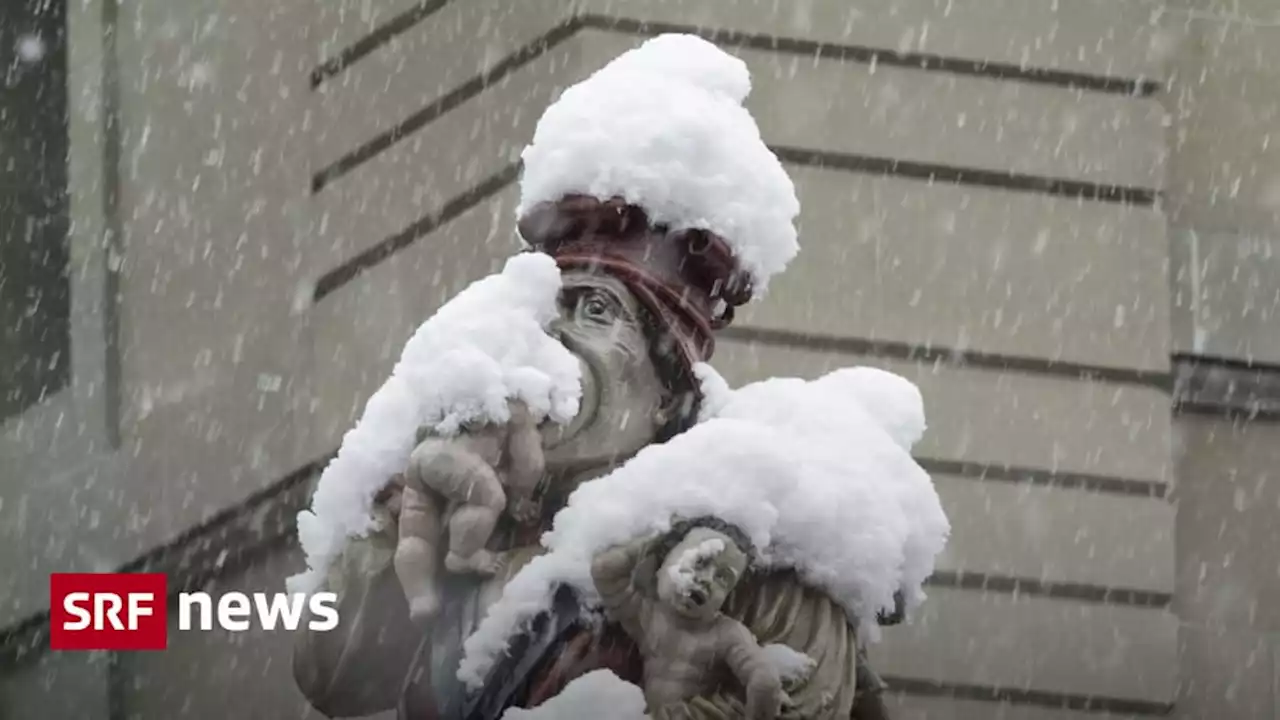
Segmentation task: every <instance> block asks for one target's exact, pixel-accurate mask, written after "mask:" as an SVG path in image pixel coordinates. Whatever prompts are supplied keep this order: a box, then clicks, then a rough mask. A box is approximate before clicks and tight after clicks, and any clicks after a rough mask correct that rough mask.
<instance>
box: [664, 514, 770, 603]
mask: <svg viewBox="0 0 1280 720" xmlns="http://www.w3.org/2000/svg"><path fill="white" fill-rule="evenodd" d="M751 551H752V546H751V541H750V540H749V539H748V538H747V536H746V535H745V534H744V533H743V532H742V531H741V530H739V529H738V528H736V527H734V526H733V525H730V524H728V523H726V522H724V521H723V520H720V519H718V518H714V517H704V518H696V519H693V520H683V521H679V522H677V523H675V524H674V525H673V526H672V528H671V530H670V531H668V532H667V533H666V534H665V535H664V536H663V537H662V538H661V539H659V540H657V541H656V542H655V543H654V545H653V546H652V550H651V552H652V554H653V561H654V562H653V564H652V565H650V567H654V566H656V567H657V570H656V572H655V577H654V580H655V581H656V582H655V586H656V587H655V588H654V589H655V591H656V594H657V596H658V600H659V601H660V602H661V603H662V604H664V605H666V606H667V607H668V608H670V609H671V610H674V611H675V612H676V613H678V614H680V615H682V616H684V617H687V618H690V619H697V620H710V619H711V618H714V617H715V616H716V615H717V614H719V612H720V609H721V608H722V607H723V606H724V603H725V600H726V599H727V598H728V597H729V593H731V592H732V591H733V589H734V588H735V587H736V586H737V585H738V582H739V581H740V580H741V579H742V577H743V575H744V574H746V572H747V569H748V568H749V567H750V565H751Z"/></svg>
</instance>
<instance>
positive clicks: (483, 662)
mask: <svg viewBox="0 0 1280 720" xmlns="http://www.w3.org/2000/svg"><path fill="white" fill-rule="evenodd" d="M750 89H751V78H750V75H749V73H748V72H747V68H746V66H745V64H743V63H742V62H741V61H740V60H738V59H737V58H735V57H733V56H732V55H729V54H728V53H725V52H723V51H721V50H720V49H718V48H716V47H715V46H714V45H712V44H710V43H708V42H706V41H704V40H701V39H699V38H696V37H693V36H689V35H663V36H660V37H657V38H654V39H652V40H648V41H646V42H644V43H643V44H642V45H640V46H639V47H638V48H636V49H634V50H631V51H629V52H627V53H624V54H623V55H621V56H620V57H618V58H616V59H614V60H613V61H612V62H610V63H609V64H608V65H606V66H605V67H604V68H602V69H601V70H599V71H597V72H596V73H595V74H593V75H592V76H591V77H589V78H587V79H586V80H584V81H582V82H581V83H579V84H577V85H575V86H574V87H571V88H569V89H568V90H566V91H565V92H564V94H563V95H562V96H561V97H560V98H559V99H558V100H557V101H556V102H555V103H554V104H553V105H552V106H551V107H550V108H548V109H547V110H546V112H545V114H544V115H543V116H542V118H541V119H540V120H539V122H538V125H537V128H536V130H535V133H534V137H533V138H532V142H531V143H530V144H529V145H528V146H527V147H526V148H525V150H524V153H523V156H522V159H523V169H522V173H523V175H522V177H521V182H520V192H521V197H520V204H519V208H518V228H519V233H520V236H521V238H522V239H523V241H524V242H525V244H526V250H527V252H525V253H522V254H519V255H517V256H515V257H513V258H512V259H510V260H509V261H508V263H507V265H506V267H505V268H504V270H503V271H502V272H501V273H499V274H496V275H494V276H492V277H489V278H485V279H483V280H480V281H479V282H477V283H476V284H475V285H473V286H472V287H470V288H469V289H467V290H466V291H464V292H463V293H461V294H459V295H458V296H457V297H455V298H454V299H453V300H452V301H450V302H449V303H448V304H446V305H445V307H443V308H442V309H441V310H440V311H439V312H438V313H436V315H434V316H433V317H431V318H428V319H426V321H425V322H424V323H423V324H422V326H421V327H420V328H419V329H418V331H417V332H416V333H415V334H414V336H413V337H412V338H411V339H410V340H409V342H408V344H407V345H406V346H405V350H404V354H403V356H402V357H401V359H400V361H399V363H398V364H397V365H396V367H395V369H394V370H393V372H392V374H391V377H390V378H389V379H388V380H387V382H386V384H385V385H384V386H383V387H382V388H380V389H379V390H378V392H377V393H375V394H374V396H373V397H372V398H371V399H370V401H369V403H368V405H367V407H366V408H365V410H364V413H363V415H362V416H361V418H360V420H359V422H358V423H357V424H356V426H355V427H354V428H353V429H352V430H351V431H350V432H349V433H348V434H347V436H346V437H345V438H344V439H343V443H342V448H341V450H340V452H339V454H338V456H337V457H336V458H335V459H334V461H333V462H332V463H331V464H330V465H329V467H328V468H326V470H325V472H324V474H323V476H322V477H321V480H320V483H319V485H318V486H317V489H316V492H315V496H314V497H313V498H312V502H311V507H310V509H309V510H308V511H306V512H304V513H302V514H301V515H300V516H299V518H298V529H299V537H300V540H301V543H302V546H303V549H304V551H305V552H306V555H307V561H308V569H307V570H306V572H304V573H303V574H301V575H299V576H298V577H295V578H293V579H292V580H291V585H292V587H293V588H294V589H297V590H304V591H311V590H317V589H328V590H332V591H334V592H336V593H337V594H338V596H339V598H340V601H339V602H340V606H339V613H340V616H341V617H342V618H343V623H342V624H341V626H340V627H339V628H338V629H336V630H334V631H332V632H329V633H317V632H311V631H309V630H307V629H305V627H306V625H305V623H303V625H302V627H303V629H300V630H298V631H297V643H296V646H295V651H294V664H293V669H294V676H295V679H296V681H297V683H298V686H299V688H300V689H301V690H302V691H303V693H304V694H305V695H306V697H307V698H308V700H309V701H310V702H311V703H312V705H314V706H315V707H316V708H318V709H319V710H320V711H321V712H323V713H325V714H326V715H329V716H333V717H349V716H357V715H371V714H375V713H379V712H383V711H387V710H392V709H394V710H396V712H397V714H398V716H399V717H400V718H401V719H402V720H420V719H423V720H425V719H426V718H444V719H445V720H499V719H500V718H503V717H508V718H512V719H513V720H514V719H515V718H522V717H528V718H534V717H560V716H561V715H558V714H557V713H562V714H563V713H568V716H575V714H576V713H575V712H570V709H573V708H578V709H581V708H591V709H592V710H597V709H598V708H600V707H604V706H608V707H609V708H610V709H611V710H615V711H617V713H618V715H617V716H618V717H624V716H625V717H637V718H638V717H652V718H657V719H658V720H662V719H664V718H667V719H670V718H677V717H678V718H687V719H689V720H699V719H706V720H710V719H711V718H735V717H743V716H744V713H745V712H747V710H748V707H749V708H750V712H752V713H755V714H758V715H760V716H762V717H768V716H770V715H771V714H772V713H774V712H776V711H778V710H779V709H783V708H785V709H786V714H787V716H788V717H797V718H806V719H812V720H827V719H830V720H835V719H836V718H839V719H840V720H845V719H847V718H851V717H852V718H863V719H867V718H880V717H884V716H885V709H884V705H883V703H882V701H881V699H880V690H881V687H882V686H881V685H880V683H879V682H878V679H877V678H876V676H875V674H874V673H872V672H871V670H870V669H869V668H868V667H867V665H866V662H865V654H864V653H863V644H864V641H865V639H866V635H867V631H874V630H875V629H876V627H877V623H878V622H880V623H888V622H896V621H897V618H898V617H900V616H901V615H902V611H906V610H909V609H910V608H911V607H914V606H915V605H916V604H918V603H919V602H920V601H921V600H923V594H922V593H921V592H919V589H920V584H921V582H923V580H924V578H925V576H927V575H928V573H929V572H930V571H931V569H932V561H933V557H934V556H935V555H936V553H937V551H938V548H939V547H940V542H941V538H942V537H943V536H945V527H946V525H945V523H946V520H945V517H943V516H941V514H940V512H938V510H937V507H936V497H935V496H933V495H932V486H931V484H930V483H929V481H928V478H927V476H924V475H923V473H921V472H920V471H919V468H918V467H916V466H915V464H914V463H912V462H911V461H910V457H909V455H908V454H907V449H908V448H909V447H910V446H911V445H912V444H913V443H914V442H915V441H916V440H917V439H918V438H919V436H920V433H922V432H923V431H924V425H923V414H922V411H921V408H920V404H919V397H918V394H914V392H915V391H914V388H913V387H911V386H910V384H909V383H906V382H905V381H903V380H901V379H900V378H895V377H893V376H889V375H887V374H884V373H879V374H877V373H876V372H875V371H868V370H849V371H840V372H837V373H833V374H830V375H828V376H826V377H824V378H822V379H820V380H818V381H816V382H814V383H805V382H803V381H800V380H772V381H766V382H763V383H758V384H753V385H749V386H747V387H744V388H739V389H738V390H734V391H730V390H729V389H728V387H727V384H726V383H724V381H723V380H721V379H720V378H719V377H718V376H717V375H715V374H714V372H713V371H712V370H710V367H709V366H708V365H707V364H706V363H707V361H708V360H710V359H711V357H712V355H713V354H714V351H715V333H716V331H717V330H720V329H722V328H724V327H726V326H728V325H730V324H731V323H732V322H733V319H734V314H735V310H736V309H737V308H740V307H742V306H743V305H745V304H747V303H749V302H752V301H755V300H759V299H761V298H763V297H764V295H765V291H766V289H767V288H768V286H769V283H770V280H771V279H772V278H773V277H774V276H776V275H777V274H778V273H780V272H783V271H784V270H785V268H786V266H787V264H788V263H789V262H790V261H791V260H792V258H793V257H794V256H795V255H796V253H797V252H798V250H799V246H798V243H797V240H796V229H795V219H796V217H797V215H798V213H799V203H798V202H797V198H796V194H795V189H794V187H793V186H792V183H791V181H790V179H789V178H788V177H787V174H786V172H785V171H784V169H783V167H782V165H781V163H780V162H779V161H778V159H777V157H775V156H774V155H773V153H772V152H770V151H769V149H768V148H767V147H766V146H765V144H764V143H763V142H762V140H761V138H760V133H759V131H758V129H757V127H756V124H755V122H754V120H753V119H752V117H751V115H750V114H749V113H748V112H747V111H746V110H745V109H744V108H743V105H742V103H743V101H744V100H745V98H746V96H747V95H748V93H749V92H750ZM391 261H392V262H394V259H393V260H391ZM836 438H839V441H837V440H836ZM531 488H532V491H531ZM693 521H697V522H696V523H694V524H693V525H690V523H691V522H693ZM695 526H696V527H695ZM819 529H821V531H822V532H825V533H829V534H828V535H825V536H821V535H819V534H818V530H819ZM548 530H550V531H551V532H550V533H547V531H548ZM837 530H838V531H837ZM544 534H545V535H546V537H545V543H544V542H542V540H543V535H544ZM574 543H577V545H576V549H575V548H574V547H571V546H572V545H574ZM628 545H631V546H632V547H643V548H645V552H644V553H643V554H642V555H641V556H639V559H640V560H641V561H642V562H640V564H639V565H638V566H637V567H635V568H633V569H634V570H635V571H636V572H635V574H634V575H633V576H632V577H629V578H627V581H626V582H622V583H620V582H612V583H609V582H604V583H603V584H605V585H608V586H609V592H605V593H600V592H599V588H597V586H596V583H595V582H594V581H593V579H592V577H591V567H592V562H593V560H594V559H595V558H596V557H597V556H598V557H600V558H602V559H603V561H602V563H601V564H599V566H598V567H597V569H598V570H601V571H604V570H609V569H611V568H612V569H613V570H617V569H619V568H620V567H622V566H623V565H626V564H627V563H629V562H630V561H631V559H633V557H632V556H631V555H628V554H627V553H625V552H624V553H615V554H614V555H615V559H617V557H616V556H619V555H620V556H621V557H623V558H624V560H625V562H623V561H622V560H620V561H619V562H618V563H610V562H607V560H608V557H609V554H610V549H611V548H617V547H626V546H628ZM735 553H737V554H735ZM747 556H750V557H753V558H754V560H753V561H752V562H751V563H750V567H747V563H746V562H745V560H743V558H745V557H747ZM740 560H742V562H740ZM663 567H665V568H666V569H665V570H660V568H663ZM606 576H609V575H608V573H605V575H601V576H600V577H601V578H604V577H606ZM612 577H614V578H615V580H617V579H619V578H618V577H617V576H612ZM636 579H638V580H639V583H638V584H637V585H635V586H632V585H631V582H632V581H634V580H636ZM602 594H603V595H605V597H604V603H603V608H601V604H600V601H601V595H602ZM610 608H613V610H614V612H620V613H621V615H622V617H621V618H617V617H613V618H611V617H610V616H609V609H610ZM624 608H629V609H624ZM602 610H603V614H601V613H602ZM886 610H889V611H888V612H885V611H886ZM686 616H688V617H696V618H698V619H699V621H698V622H699V623H700V625H699V626H700V627H701V628H702V630H701V631H696V632H692V634H689V635H682V634H681V633H680V632H674V633H673V632H667V631H670V630H672V628H671V627H669V626H666V625H664V623H666V622H667V621H674V620H675V619H677V618H678V617H686ZM619 619H621V620H623V621H624V622H618V620H619ZM682 627H683V626H682ZM664 628H665V630H664ZM699 633H701V634H699ZM687 643H694V644H695V645H696V646H697V647H698V648H699V650H698V652H697V653H696V654H697V656H698V658H700V662H701V663H702V665H700V666H699V667H697V668H684V669H680V670H676V671H675V672H672V673H667V674H665V675H664V674H663V673H660V672H657V670H656V668H658V667H659V665H657V664H656V663H660V662H661V661H662V658H666V657H669V656H670V654H671V653H672V652H677V651H675V650H673V649H672V648H673V647H678V646H680V645H681V644H687ZM464 655H465V657H464ZM646 660H648V661H649V662H648V665H649V667H650V668H651V669H653V671H651V672H646ZM714 667H721V668H726V669H727V671H726V672H716V673H715V678H714V679H713V678H712V677H711V676H710V675H708V674H707V672H704V671H710V670H711V669H712V668H714ZM663 669H664V670H669V669H670V668H663ZM735 674H736V675H737V678H735ZM646 679H648V680H649V682H646ZM464 680H466V682H464ZM779 687H781V690H780V691H779V690H778V688H779ZM642 688H643V689H642ZM646 698H647V700H646ZM651 706H652V707H651ZM595 716H598V714H596V715H595Z"/></svg>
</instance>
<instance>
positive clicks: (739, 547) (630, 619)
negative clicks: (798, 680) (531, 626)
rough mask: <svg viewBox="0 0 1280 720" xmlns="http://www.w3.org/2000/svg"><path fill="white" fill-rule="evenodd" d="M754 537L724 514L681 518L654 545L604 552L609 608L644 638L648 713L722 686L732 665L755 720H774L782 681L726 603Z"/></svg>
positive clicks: (595, 570) (602, 575) (600, 582)
mask: <svg viewBox="0 0 1280 720" xmlns="http://www.w3.org/2000/svg"><path fill="white" fill-rule="evenodd" d="M750 549H751V543H750V540H749V539H748V538H747V537H746V536H745V535H744V534H743V533H742V532H741V531H740V530H739V529H738V528H736V527H733V526H732V525H729V524H728V523H725V522H723V521H721V520H719V519H717V518H698V519H694V520H687V521H680V522H677V523H676V524H675V525H674V526H673V527H672V529H671V530H670V531H669V532H668V533H666V534H665V535H663V536H662V537H660V538H658V539H657V540H654V541H652V542H649V541H646V540H643V539H641V540H635V541H633V542H631V543H628V544H625V545H619V546H615V547H612V548H609V549H607V550H604V551H601V552H599V553H597V554H596V556H595V557H594V558H593V559H592V564H591V578H592V581H593V582H594V584H595V586H596V590H597V591H598V592H599V593H600V597H601V599H602V600H603V603H604V608H605V612H606V613H607V614H608V615H609V616H610V617H611V618H613V619H614V620H616V621H617V622H618V623H619V624H621V625H622V627H623V629H624V630H626V631H627V634H629V635H630V636H631V637H632V638H633V639H635V640H636V642H637V644H638V645H639V648H640V653H641V655H642V657H643V658H644V694H645V701H646V704H647V705H648V707H649V711H650V713H656V712H658V711H659V710H660V709H661V708H662V707H664V706H666V705H669V704H672V703H678V702H680V701H683V700H688V699H690V698H693V697H696V696H698V695H704V694H710V693H711V692H713V691H714V690H715V689H716V681H717V676H718V675H719V672H718V671H719V670H721V669H722V668H724V667H727V668H728V669H729V670H730V671H731V672H732V673H733V674H734V676H736V677H737V679H738V681H739V682H740V683H741V684H742V687H743V688H745V690H746V697H745V700H746V717H747V718H748V720H773V719H774V718H776V717H777V716H778V713H779V712H780V711H781V707H782V703H783V702H784V701H785V699H786V696H785V695H784V693H783V688H782V678H781V677H779V673H778V670H777V668H776V667H775V664H774V663H772V662H770V660H769V658H768V656H767V655H766V653H765V651H764V650H763V649H762V648H761V647H760V644H759V643H758V642H757V641H756V638H755V636H754V635H752V634H751V631H750V630H748V629H747V627H746V626H745V625H743V624H742V623H740V622H738V621H737V620H734V619H733V618H730V617H728V616H726V615H724V614H723V613H722V612H721V608H722V606H723V605H724V603H725V600H726V599H727V598H728V596H729V593H730V592H731V591H732V590H733V589H734V587H735V586H737V584H738V581H739V580H741V579H742V576H743V574H744V573H745V572H746V571H747V568H748V566H749V564H750V557H749V555H748V553H749V552H750Z"/></svg>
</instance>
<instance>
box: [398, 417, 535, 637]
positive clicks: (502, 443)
mask: <svg viewBox="0 0 1280 720" xmlns="http://www.w3.org/2000/svg"><path fill="white" fill-rule="evenodd" d="M544 467H545V462H544V459H543V455H542V434H541V432H540V430H539V428H538V423H537V422H536V421H535V420H534V418H533V416H532V414H531V413H530V412H529V409H528V408H527V407H526V406H525V405H524V403H522V402H519V401H515V402H512V403H511V420H510V421H509V422H508V423H507V424H506V425H501V426H499V425H487V426H485V427H482V428H477V429H473V430H471V431H470V432H468V433H467V434H465V435H462V436H461V439H460V440H459V441H457V442H450V441H446V440H443V439H440V438H434V437H431V436H430V435H429V434H428V433H426V432H423V431H419V435H418V446H417V448H416V449H415V450H414V452H413V454H412V455H411V456H410V459H409V467H408V469H407V471H406V472H405V474H404V486H403V488H402V490H401V495H400V517H399V535H400V537H399V543H398V544H397V546H396V551H395V568H396V575H397V576H398V577H399V579H400V584H401V585H402V586H403V588H404V591H405V596H406V599H407V600H408V602H409V616H410V618H411V619H412V620H414V621H415V622H418V623H421V622H424V621H428V620H430V619H432V618H434V617H435V616H436V614H437V613H438V612H439V610H440V593H441V588H440V577H439V571H440V570H439V567H438V564H439V562H438V560H439V557H440V550H441V548H440V542H441V537H440V536H441V531H442V530H443V529H445V527H446V526H447V529H448V534H449V547H448V551H447V552H446V553H445V554H444V565H445V568H446V569H447V570H448V571H449V572H453V573H478V574H482V575H492V574H494V573H496V572H498V570H499V569H500V568H501V559H502V555H501V554H500V553H496V552H493V551H490V550H489V549H487V546H488V544H489V541H490V540H491V539H492V537H493V533H494V530H495V528H496V527H497V524H498V520H499V518H500V517H501V516H502V513H503V512H504V511H507V510H509V511H510V513H511V515H512V517H513V518H515V519H517V520H525V521H527V520H528V519H530V518H531V517H532V516H533V515H534V514H536V512H537V510H536V508H537V503H536V502H535V500H534V493H535V491H536V490H537V487H538V483H539V481H540V480H542V475H543V469H544ZM431 493H436V494H438V495H439V496H440V497H441V498H442V499H444V500H445V502H446V503H447V505H446V507H445V509H444V512H441V511H440V509H439V507H438V505H437V503H436V502H433V498H432V497H431Z"/></svg>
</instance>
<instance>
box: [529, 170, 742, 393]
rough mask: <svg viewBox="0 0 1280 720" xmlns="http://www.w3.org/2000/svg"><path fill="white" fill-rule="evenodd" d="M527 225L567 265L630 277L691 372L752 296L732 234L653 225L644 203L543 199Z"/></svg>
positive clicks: (534, 243)
mask: <svg viewBox="0 0 1280 720" xmlns="http://www.w3.org/2000/svg"><path fill="white" fill-rule="evenodd" d="M519 229H520V235H521V236H522V237H523V238H524V240H525V242H527V243H528V244H529V245H530V246H531V247H532V248H533V249H534V250H538V251H540V252H544V253H546V254H548V255H550V256H552V257H553V258H555V260H556V262H557V264H558V265H559V266H560V268H561V269H562V270H581V269H599V270H602V271H604V272H607V273H610V274H612V275H614V276H615V277H617V278H618V279H619V280H621V281H622V282H624V283H626V285H627V287H628V288H630V290H631V291H632V292H633V293H634V294H635V296H636V298H637V299H639V301H640V302H641V303H643V304H644V306H645V307H646V308H647V309H648V310H649V311H650V312H651V313H653V315H654V317H655V319H656V320H657V321H658V322H659V323H661V324H662V325H663V326H664V329H665V330H667V331H668V332H669V333H670V335H671V337H672V338H673V339H674V340H675V344H676V346H677V348H678V350H679V353H680V359H681V361H682V363H681V364H682V366H683V367H684V370H685V372H686V373H689V372H690V371H691V369H692V367H693V365H694V364H695V363H698V362H702V361H705V360H709V359H710V358H711V355H712V353H713V352H714V351H715V339H714V337H713V336H712V332H713V331H715V330H718V329H720V328H722V327H725V326H727V325H728V324H729V323H730V322H732V321H733V315H734V308H736V307H739V306H741V305H743V304H745V303H746V302H747V301H749V300H750V299H751V296H752V285H751V279H750V277H749V276H748V275H747V273H746V272H744V271H743V270H742V269H741V268H740V267H739V266H738V263H737V261H736V260H735V258H734V256H733V252H732V250H731V249H730V247H729V245H728V243H726V242H725V240H724V238H721V237H720V236H718V235H715V234H713V233H710V232H707V231H705V230H696V229H682V230H671V229H669V228H667V227H664V226H661V225H651V224H650V221H649V217H648V214H647V213H646V212H645V211H644V209H643V208H641V207H638V206H636V205H629V204H627V202H626V201H625V200H622V199H621V198H614V199H612V200H608V201H601V200H598V199H596V198H594V197H590V196H587V195H570V196H566V197H564V198H562V199H561V200H559V201H558V202H546V203H542V204H540V205H537V206H535V207H533V208H531V209H530V210H529V211H528V212H526V213H525V214H524V215H523V216H522V217H521V218H520V222H519ZM690 377H691V376H690Z"/></svg>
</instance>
